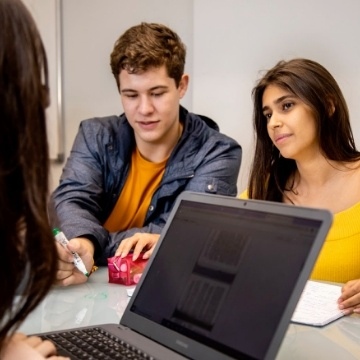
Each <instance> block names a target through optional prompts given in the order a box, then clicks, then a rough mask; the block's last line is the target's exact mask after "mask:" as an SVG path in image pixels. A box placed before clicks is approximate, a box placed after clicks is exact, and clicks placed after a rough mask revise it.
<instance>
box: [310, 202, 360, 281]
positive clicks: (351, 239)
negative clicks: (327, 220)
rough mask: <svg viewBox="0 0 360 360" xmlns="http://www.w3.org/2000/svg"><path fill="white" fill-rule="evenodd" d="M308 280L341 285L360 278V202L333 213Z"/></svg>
mask: <svg viewBox="0 0 360 360" xmlns="http://www.w3.org/2000/svg"><path fill="white" fill-rule="evenodd" d="M311 278H312V279H314V280H325V281H335V282H341V283H344V282H347V281H349V280H354V279H360V203H358V204H356V205H354V206H352V207H351V208H349V209H346V210H344V211H341V212H339V213H337V214H334V220H333V224H332V226H331V229H330V232H329V234H328V236H327V238H326V240H325V243H324V245H323V248H322V249H321V252H320V255H319V257H318V259H317V261H316V264H315V267H314V269H313V272H312V274H311Z"/></svg>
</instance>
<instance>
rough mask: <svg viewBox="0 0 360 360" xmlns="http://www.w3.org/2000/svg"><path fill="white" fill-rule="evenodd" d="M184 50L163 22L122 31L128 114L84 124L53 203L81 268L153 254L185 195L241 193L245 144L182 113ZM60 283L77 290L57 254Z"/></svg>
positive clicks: (72, 273)
mask: <svg viewBox="0 0 360 360" xmlns="http://www.w3.org/2000/svg"><path fill="white" fill-rule="evenodd" d="M185 55H186V50H185V46H184V44H183V43H182V42H181V40H180V38H179V37H178V35H177V34H176V33H174V32H173V31H172V30H171V29H169V28H167V27H166V26H163V25H160V24H149V23H141V24H140V25H137V26H134V27H132V28H130V29H128V30H127V31H126V32H125V33H124V34H123V35H122V36H120V38H119V39H118V41H117V42H116V43H115V46H114V49H113V52H112V54H111V69H112V72H113V74H114V77H115V80H116V83H117V86H118V89H119V93H120V97H121V101H122V105H123V108H124V112H125V113H124V114H123V115H121V116H109V117H105V118H95V119H90V120H86V121H83V122H82V123H81V125H80V129H79V132H78V134H77V137H76V139H75V142H74V145H73V149H72V151H71V154H70V157H69V159H68V160H67V163H66V165H65V168H64V171H63V174H62V177H61V180H60V185H59V187H58V188H57V189H56V190H55V192H54V194H53V197H52V200H53V204H54V209H55V212H56V217H57V219H58V224H57V225H58V226H59V227H60V228H61V230H62V231H63V232H64V233H65V235H66V236H67V237H68V238H69V239H71V245H70V246H69V249H70V250H72V251H76V252H78V253H79V255H80V256H81V257H82V259H83V261H84V263H85V265H86V266H87V268H91V266H92V265H93V262H94V260H95V261H96V263H97V264H100V265H105V264H106V259H107V257H110V256H113V255H114V254H116V255H123V256H124V255H125V254H127V253H128V252H129V251H130V249H131V248H133V249H134V258H136V257H137V256H139V254H140V251H141V250H143V249H144V250H146V252H145V255H142V256H144V257H145V258H147V257H149V256H150V254H151V252H152V249H153V246H154V245H155V243H156V242H157V240H158V238H159V234H160V232H161V230H162V228H163V226H164V225H165V222H166V220H167V218H168V215H169V212H170V210H171V208H172V206H173V204H174V202H175V199H176V197H177V196H178V195H179V194H180V193H181V192H182V191H184V190H192V191H197V192H208V193H213V194H216V193H217V194H222V195H229V196H236V195H237V188H236V182H237V177H238V173H239V168H240V162H241V147H240V145H239V144H237V143H236V141H234V140H233V139H231V138H229V137H227V136H225V135H223V134H221V133H219V129H218V127H217V125H216V123H215V122H213V121H212V120H211V119H208V118H206V117H202V116H199V115H195V114H192V113H189V112H188V111H187V110H186V109H184V108H183V107H181V106H180V99H181V98H182V97H183V96H184V95H185V93H186V90H187V87H188V82H189V77H188V75H186V74H184V66H185ZM58 251H59V258H60V261H59V271H58V282H59V284H62V285H69V284H74V283H81V282H84V281H86V279H87V278H86V277H85V276H84V275H83V274H82V273H80V272H79V271H77V270H75V269H74V265H73V263H72V262H73V256H72V255H71V254H70V253H69V252H67V251H65V250H64V249H63V248H61V247H59V249H58Z"/></svg>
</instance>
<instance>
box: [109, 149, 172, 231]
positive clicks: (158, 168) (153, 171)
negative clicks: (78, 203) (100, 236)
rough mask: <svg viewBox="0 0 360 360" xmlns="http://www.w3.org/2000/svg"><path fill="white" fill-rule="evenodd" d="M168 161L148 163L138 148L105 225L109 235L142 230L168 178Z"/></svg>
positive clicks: (134, 152)
mask: <svg viewBox="0 0 360 360" xmlns="http://www.w3.org/2000/svg"><path fill="white" fill-rule="evenodd" d="M166 162H167V159H165V160H164V161H162V162H160V163H153V162H150V161H147V160H145V159H144V158H143V157H142V156H141V154H140V152H139V150H138V149H137V148H136V149H135V150H134V151H133V153H132V156H131V166H130V170H129V175H128V177H127V179H126V182H125V185H124V188H123V189H122V191H121V193H120V196H119V198H118V200H117V202H116V204H115V207H114V209H113V210H112V212H111V214H110V216H109V217H108V219H107V220H106V221H105V223H104V228H105V229H106V230H108V231H109V232H115V231H125V230H128V229H131V228H137V227H142V226H143V225H144V221H145V216H146V213H147V211H148V208H149V206H150V202H151V199H152V196H153V194H154V192H155V190H156V189H157V187H158V186H159V184H160V182H161V179H162V177H163V175H164V171H165V165H166Z"/></svg>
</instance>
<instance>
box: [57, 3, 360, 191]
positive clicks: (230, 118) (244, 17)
mask: <svg viewBox="0 0 360 360" xmlns="http://www.w3.org/2000/svg"><path fill="white" fill-rule="evenodd" d="M62 3H63V14H62V15H63V106H64V109H63V110H64V112H63V114H64V117H65V130H66V132H65V149H66V156H68V154H69V152H70V148H71V145H72V142H73V139H74V137H75V134H76V132H77V129H78V125H79V122H80V120H82V119H85V118H88V117H93V116H105V115H110V114H114V113H115V114H116V113H120V112H121V111H122V109H121V105H120V98H119V95H118V93H117V89H116V85H115V80H114V79H113V77H112V74H111V71H110V67H109V55H110V52H111V50H112V47H113V44H114V42H115V40H116V39H117V38H118V36H119V35H120V34H121V33H122V32H123V31H125V30H126V29H127V28H128V27H130V26H132V25H135V24H137V23H139V22H140V21H154V22H162V23H164V24H166V25H168V26H170V27H171V28H173V29H174V30H175V31H177V32H178V33H179V35H180V36H181V38H182V39H183V41H184V42H185V44H186V45H187V47H188V57H187V69H186V70H187V71H188V72H189V73H190V75H191V80H192V81H191V84H190V92H189V93H188V95H187V97H186V98H185V99H184V101H183V105H185V106H186V107H188V108H189V110H191V111H194V112H198V113H201V114H204V115H208V116H210V117H212V118H213V119H214V120H216V121H217V122H218V123H219V125H220V128H221V130H222V132H224V133H226V134H228V135H230V136H232V137H234V138H235V139H237V140H238V141H239V143H240V144H241V145H242V146H243V150H244V154H243V164H242V167H241V171H240V176H239V191H241V190H242V189H244V188H245V187H246V182H247V176H248V167H249V163H250V160H251V156H252V140H253V130H252V102H251V90H252V88H253V86H254V84H255V81H256V80H257V79H258V78H259V75H260V70H264V69H269V68H270V67H272V66H273V65H275V63H276V62H277V61H279V60H280V59H290V58H293V57H308V58H311V59H313V60H316V61H318V62H320V63H321V64H322V65H324V66H325V67H327V69H328V70H329V71H330V72H331V73H332V74H333V75H334V77H335V78H336V79H337V81H338V83H339V85H340V87H341V88H342V90H343V92H344V95H345V98H346V99H347V102H348V105H349V108H350V113H351V118H352V126H353V130H354V133H355V140H356V141H357V144H358V147H360V122H359V121H358V119H359V118H360V102H359V101H358V99H359V95H360V94H359V93H360V91H359V90H360V66H359V64H360V41H359V39H358V37H359V35H360V21H359V14H360V1H359V0H342V1H339V0H301V1H298V0H271V1H269V0H171V1H169V0H151V1H149V0H131V1H125V0H106V1H104V0H62ZM62 166H63V164H61V165H54V166H53V167H52V178H53V186H55V185H56V184H57V181H58V178H59V175H60V172H61V168H62Z"/></svg>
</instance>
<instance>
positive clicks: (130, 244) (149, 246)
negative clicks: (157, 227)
mask: <svg viewBox="0 0 360 360" xmlns="http://www.w3.org/2000/svg"><path fill="white" fill-rule="evenodd" d="M159 238H160V235H159V234H148V233H136V234H135V235H133V236H131V237H129V238H127V239H124V240H123V241H122V242H121V243H120V245H119V247H118V248H117V250H116V252H115V256H121V257H124V256H126V255H127V254H128V253H129V252H130V250H131V249H133V257H132V259H133V260H136V259H137V258H138V257H139V255H140V253H141V252H142V251H143V250H144V249H145V250H146V251H145V253H144V255H143V256H142V258H143V259H148V258H149V257H150V255H151V254H152V252H153V250H154V247H155V245H156V243H157V242H158V240H159Z"/></svg>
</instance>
